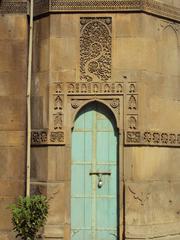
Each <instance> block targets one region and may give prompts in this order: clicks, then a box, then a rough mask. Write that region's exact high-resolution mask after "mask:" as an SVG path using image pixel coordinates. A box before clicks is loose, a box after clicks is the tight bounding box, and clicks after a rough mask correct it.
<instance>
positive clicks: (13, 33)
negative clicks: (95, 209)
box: [0, 15, 28, 240]
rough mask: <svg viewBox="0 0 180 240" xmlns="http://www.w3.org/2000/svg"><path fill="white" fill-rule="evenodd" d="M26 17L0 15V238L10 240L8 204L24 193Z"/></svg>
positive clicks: (10, 226)
mask: <svg viewBox="0 0 180 240" xmlns="http://www.w3.org/2000/svg"><path fill="white" fill-rule="evenodd" d="M27 30H28V27H27V18H26V16H23V15H22V16H20V15H13V16H10V15H1V16H0V106H1V110H0V166H1V167H0V239H3V240H12V239H15V236H14V235H12V234H11V230H12V225H11V214H10V210H9V209H7V207H8V205H9V204H11V203H13V202H15V200H16V198H17V197H18V196H19V195H24V193H25V156H26V78H27V44H28V42H27V40H28V39H27Z"/></svg>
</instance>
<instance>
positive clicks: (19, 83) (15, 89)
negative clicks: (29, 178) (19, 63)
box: [0, 69, 27, 98]
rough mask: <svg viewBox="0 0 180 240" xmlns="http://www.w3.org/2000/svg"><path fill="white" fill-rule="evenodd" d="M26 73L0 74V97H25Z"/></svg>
mask: <svg viewBox="0 0 180 240" xmlns="http://www.w3.org/2000/svg"><path fill="white" fill-rule="evenodd" d="M26 78H27V75H26V71H24V72H23V69H21V71H16V72H13V73H11V72H0V96H9V98H10V96H11V97H12V96H13V97H14V96H15V95H16V94H17V93H18V97H21V96H22V97H25V95H26Z"/></svg>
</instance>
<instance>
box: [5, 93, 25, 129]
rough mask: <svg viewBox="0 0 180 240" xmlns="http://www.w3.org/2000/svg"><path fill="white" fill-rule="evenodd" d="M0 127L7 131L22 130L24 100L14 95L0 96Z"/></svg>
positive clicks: (23, 126) (23, 123)
mask: <svg viewBox="0 0 180 240" xmlns="http://www.w3.org/2000/svg"><path fill="white" fill-rule="evenodd" d="M0 104H1V112H0V129H1V130H7V129H8V131H10V130H11V131H21V130H24V128H25V124H26V118H25V117H24V116H25V111H26V100H25V98H23V97H22V98H19V97H16V96H0Z"/></svg>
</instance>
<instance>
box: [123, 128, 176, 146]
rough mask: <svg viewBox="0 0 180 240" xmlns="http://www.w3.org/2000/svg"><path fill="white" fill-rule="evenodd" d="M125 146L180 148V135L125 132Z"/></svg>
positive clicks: (155, 132)
mask: <svg viewBox="0 0 180 240" xmlns="http://www.w3.org/2000/svg"><path fill="white" fill-rule="evenodd" d="M125 145H148V146H168V147H170V146H172V147H176V146H177V147H179V146H180V133H167V132H164V131H162V132H159V131H126V132H125Z"/></svg>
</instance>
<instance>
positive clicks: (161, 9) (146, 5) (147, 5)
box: [0, 0, 180, 22]
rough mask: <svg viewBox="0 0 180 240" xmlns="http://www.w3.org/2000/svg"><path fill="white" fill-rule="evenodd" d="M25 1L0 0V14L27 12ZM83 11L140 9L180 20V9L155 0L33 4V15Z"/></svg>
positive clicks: (69, 0) (63, 0) (66, 0)
mask: <svg viewBox="0 0 180 240" xmlns="http://www.w3.org/2000/svg"><path fill="white" fill-rule="evenodd" d="M27 10H28V6H27V2H25V1H21V0H19V1H13V0H11V1H10V0H9V1H7V0H2V1H1V3H0V14H12V13H19V14H27ZM68 11H69V12H71V11H72V12H74V11H77V12H81V11H82V12H83V11H113V12H114V11H116V12H119V11H136V12H137V11H141V12H145V13H150V14H154V15H157V16H160V17H165V18H169V19H172V20H176V21H178V22H179V21H180V9H179V8H177V7H173V6H170V5H168V4H164V3H160V2H157V1H156V0H136V1H135V0H126V1H118V0H86V1H85V0H51V1H49V0H37V1H36V2H35V4H34V15H35V16H38V15H41V14H43V13H48V12H68Z"/></svg>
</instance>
